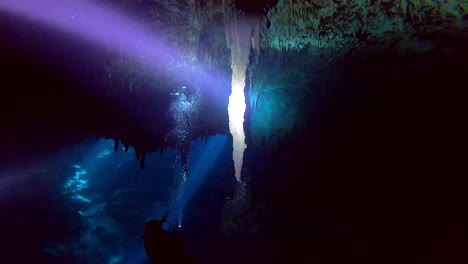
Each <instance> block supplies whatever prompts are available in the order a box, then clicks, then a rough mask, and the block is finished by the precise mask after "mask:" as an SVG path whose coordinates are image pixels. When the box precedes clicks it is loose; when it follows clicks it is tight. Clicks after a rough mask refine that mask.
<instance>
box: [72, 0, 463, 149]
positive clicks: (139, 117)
mask: <svg viewBox="0 0 468 264" xmlns="http://www.w3.org/2000/svg"><path fill="white" fill-rule="evenodd" d="M102 2H104V3H111V4H112V5H113V6H117V8H119V9H121V10H124V11H125V12H126V13H128V14H130V15H131V16H133V17H137V18H138V19H139V21H140V22H141V23H143V24H144V26H145V27H146V28H148V29H149V30H151V29H153V30H155V31H157V32H158V33H159V34H161V36H163V37H164V38H165V39H166V40H167V42H168V43H171V48H172V49H174V50H177V51H178V52H180V53H181V54H183V58H184V59H183V60H177V59H173V60H171V59H169V60H168V62H167V65H166V70H167V71H166V70H154V69H153V70H151V69H147V68H145V67H144V66H143V65H142V64H141V63H140V62H139V61H138V60H135V59H130V58H127V57H126V56H125V55H124V54H119V53H114V52H107V53H105V54H104V55H99V56H98V55H96V56H94V57H93V56H87V57H88V58H91V59H89V61H88V63H89V64H90V66H89V70H88V73H87V74H88V78H87V79H88V80H87V81H86V82H84V83H85V84H84V85H86V86H88V87H90V86H93V87H99V88H98V89H97V90H96V92H95V93H96V95H95V96H96V98H98V99H102V100H106V101H107V102H108V104H114V106H115V109H117V110H116V111H113V112H112V113H108V115H117V114H116V113H118V116H113V117H109V118H107V119H108V120H113V121H112V122H110V121H108V122H101V124H102V126H101V127H98V128H96V129H95V130H94V131H92V134H94V135H96V136H98V137H107V138H113V139H115V141H116V146H117V145H119V144H122V145H123V146H125V147H128V146H134V147H135V148H136V150H137V151H136V153H137V157H138V158H140V157H144V154H145V153H147V152H153V151H157V150H164V149H165V148H167V147H174V146H175V145H176V144H175V143H174V142H171V140H170V137H168V135H169V134H170V132H171V129H172V127H171V124H170V123H171V121H170V117H169V116H168V114H167V113H168V112H169V110H170V109H169V108H170V102H171V100H172V98H171V96H170V93H174V92H176V91H177V89H179V88H180V87H183V86H186V87H188V89H191V91H195V90H196V91H197V93H199V94H198V95H199V98H202V99H201V101H200V104H199V111H197V113H196V116H194V117H193V119H194V121H193V122H192V123H191V124H190V126H191V131H190V134H189V138H191V139H195V138H199V137H203V136H209V135H212V134H216V133H227V131H228V125H227V124H228V120H227V110H226V108H227V96H228V95H229V91H230V87H229V85H230V71H231V69H230V53H229V49H228V46H227V43H226V34H225V32H226V26H225V18H226V16H227V15H229V14H231V13H232V12H234V11H233V10H237V12H243V13H246V14H249V15H252V16H258V17H261V18H262V24H261V52H260V53H259V54H253V55H252V56H251V60H250V67H249V70H248V71H249V72H248V73H249V80H248V84H247V89H246V91H247V93H248V95H249V96H248V100H249V104H248V105H249V106H250V107H251V108H252V109H253V111H251V112H250V116H249V117H248V118H247V119H246V120H247V121H246V122H248V123H249V124H250V123H251V124H250V127H251V130H250V136H251V137H252V141H255V140H260V139H261V138H262V137H265V138H268V137H270V136H272V135H281V134H287V133H288V132H289V131H291V130H292V129H293V127H295V126H296V125H297V122H306V120H305V119H306V118H304V117H301V114H300V113H303V112H304V109H303V108H301V107H305V106H304V103H303V102H301V101H300V100H301V99H300V98H304V97H307V95H308V94H309V93H310V92H308V91H307V89H308V87H310V86H311V83H312V82H315V83H323V84H322V85H321V86H324V85H326V84H325V83H326V82H327V80H332V79H333V78H332V76H331V74H327V73H326V71H329V69H330V66H331V65H333V63H335V62H336V61H339V60H342V59H343V58H349V57H353V58H354V59H363V58H365V57H366V56H368V55H369V54H371V53H373V52H374V53H378V52H383V51H387V50H391V51H392V52H394V53H395V54H397V55H399V56H404V55H406V54H421V53H430V52H432V51H433V50H435V49H438V48H439V47H440V46H443V45H447V41H453V42H456V41H457V39H460V38H465V39H466V36H467V28H468V27H467V25H468V23H467V13H468V2H467V1H466V0H459V1H455V0H397V1H392V0H362V1H346V0H343V1H331V0H308V1H300V0H279V1H273V0H271V1H270V0H264V1H243V0H239V1H236V3H233V2H232V0H138V1H134V0H120V1H110V0H103V1H102ZM249 2H255V3H257V4H255V5H253V4H252V3H249ZM285 64H288V65H289V67H288V70H284V69H283V68H282V66H283V65H285ZM194 68H196V69H194ZM191 70H193V71H194V74H185V75H184V74H180V76H174V73H177V72H181V71H185V72H186V71H191ZM70 71H75V69H74V68H73V66H71V68H70ZM196 71H206V72H211V73H213V74H211V76H213V75H216V78H212V79H210V80H203V77H200V76H199V75H197V74H196ZM89 75H92V78H89ZM183 76H190V77H183ZM291 86H294V87H293V88H291ZM316 86H318V85H316ZM269 96H270V98H275V97H281V98H283V99H282V100H280V102H278V101H275V100H270V101H268V100H265V98H269ZM262 100H263V101H262ZM272 104H273V106H272ZM288 106H295V107H288ZM262 107H263V108H262ZM272 108H275V109H277V110H276V111H277V112H274V111H271V110H270V109H272ZM255 113H256V114H255ZM273 118H274V119H275V120H276V122H273V121H272V120H271V121H270V123H271V124H270V125H268V124H265V120H269V119H273ZM301 118H302V119H301ZM301 120H302V121H301ZM96 122H97V123H99V122H98V121H96ZM273 123H274V124H273Z"/></svg>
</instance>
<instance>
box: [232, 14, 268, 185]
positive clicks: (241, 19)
mask: <svg viewBox="0 0 468 264" xmlns="http://www.w3.org/2000/svg"><path fill="white" fill-rule="evenodd" d="M259 24H260V20H258V19H256V18H255V17H246V16H236V17H234V18H233V21H232V22H231V24H230V25H229V32H227V34H228V35H229V37H228V41H229V43H228V46H229V47H230V49H231V69H232V83H231V95H230V96H229V106H228V114H229V131H230V132H231V135H232V138H233V150H232V159H233V160H234V170H235V177H236V179H237V181H238V182H241V172H242V163H243V158H244V151H245V149H246V148H247V145H246V144H245V132H244V114H245V108H246V104H245V94H244V88H245V77H246V71H247V66H248V64H249V57H250V46H251V41H252V40H253V43H254V45H255V46H256V47H255V48H256V49H257V51H258V49H259V44H258V43H259V30H258V26H259ZM255 43H256V44H255Z"/></svg>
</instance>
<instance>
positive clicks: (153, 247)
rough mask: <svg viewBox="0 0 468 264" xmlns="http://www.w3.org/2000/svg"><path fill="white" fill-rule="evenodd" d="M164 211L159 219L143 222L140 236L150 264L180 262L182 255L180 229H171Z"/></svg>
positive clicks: (167, 215) (166, 213)
mask: <svg viewBox="0 0 468 264" xmlns="http://www.w3.org/2000/svg"><path fill="white" fill-rule="evenodd" d="M168 217H169V212H167V211H166V212H165V213H164V215H163V216H162V218H161V220H158V219H152V220H150V221H148V222H147V223H146V224H145V230H144V233H143V236H142V239H144V246H145V251H146V254H147V255H148V257H149V259H150V261H151V263H152V264H166V263H180V262H181V255H182V250H181V248H182V229H181V228H180V227H179V228H178V229H177V231H176V232H173V231H172V224H171V222H169V221H168V220H167V218H168Z"/></svg>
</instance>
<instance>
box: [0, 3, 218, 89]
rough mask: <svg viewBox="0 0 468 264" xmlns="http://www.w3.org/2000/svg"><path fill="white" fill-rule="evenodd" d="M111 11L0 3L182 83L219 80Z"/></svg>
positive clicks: (100, 7) (157, 36)
mask: <svg viewBox="0 0 468 264" xmlns="http://www.w3.org/2000/svg"><path fill="white" fill-rule="evenodd" d="M114 9H115V8H114ZM114 9H113V8H111V7H109V6H105V5H104V4H102V3H96V2H92V1H89V0H60V1H58V0H1V1H0V11H3V12H6V13H10V14H13V15H16V16H20V17H24V18H28V19H31V20H32V21H34V22H37V23H39V24H43V25H47V26H49V27H51V28H54V29H57V30H59V31H62V32H65V33H69V34H72V35H75V36H79V37H80V38H82V39H84V40H86V41H88V42H91V43H93V44H95V45H97V46H100V47H103V48H105V49H108V50H112V51H114V52H117V53H120V54H122V55H124V56H126V57H128V58H132V59H134V60H136V61H137V62H139V63H142V64H143V65H145V66H147V67H148V68H149V69H154V70H158V71H161V72H164V73H167V74H170V75H171V76H173V77H177V78H178V79H181V80H183V81H190V80H192V79H193V78H195V77H196V80H198V81H200V82H201V83H202V84H204V85H205V86H208V84H210V83H212V82H213V80H215V79H218V78H222V77H223V76H219V75H222V74H221V73H220V72H214V73H213V72H211V73H208V72H206V71H204V70H203V65H195V64H193V63H189V59H188V58H186V57H184V56H183V54H182V53H180V52H179V51H178V50H177V49H176V48H175V47H174V45H172V44H171V43H169V42H167V41H166V40H165V39H163V38H162V37H160V35H161V34H159V33H158V32H156V31H155V30H154V29H151V30H149V29H148V28H146V27H145V26H144V24H143V23H140V22H138V21H137V20H135V19H132V18H130V17H128V16H126V15H125V14H122V13H121V12H118V11H116V10H114ZM170 66H173V67H170Z"/></svg>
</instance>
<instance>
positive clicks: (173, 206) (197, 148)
mask: <svg viewBox="0 0 468 264" xmlns="http://www.w3.org/2000/svg"><path fill="white" fill-rule="evenodd" d="M227 142H228V140H227V136H225V135H217V136H213V137H209V138H208V139H207V141H206V142H204V141H202V140H197V141H194V142H192V143H191V152H190V157H189V164H188V166H189V172H190V173H189V176H188V179H187V181H183V180H182V169H181V162H180V154H179V152H178V151H175V150H168V151H165V152H164V153H163V154H159V153H157V154H156V153H154V154H150V155H148V156H147V166H146V167H145V169H144V170H141V169H140V168H139V162H138V161H137V160H136V159H135V156H134V153H133V150H132V149H129V150H128V152H125V151H124V150H122V149H118V151H116V152H115V151H114V143H113V141H112V140H99V141H95V140H89V141H85V142H83V143H82V144H80V145H79V146H73V147H70V148H68V149H65V150H63V151H62V152H61V153H60V158H58V156H57V155H51V157H49V158H46V159H45V161H44V162H42V163H41V167H42V170H41V171H47V172H48V175H47V177H48V181H54V182H53V185H55V186H56V189H54V190H52V191H53V192H54V196H55V197H56V198H57V199H56V200H55V201H54V202H53V203H50V204H49V206H50V209H47V210H48V211H46V212H44V213H42V215H41V216H34V218H35V219H39V220H38V221H40V222H44V223H43V224H44V225H47V223H48V221H49V219H50V218H51V217H58V218H60V219H63V222H62V224H61V225H58V226H55V227H54V228H56V229H57V230H55V231H57V232H60V230H64V231H63V233H64V235H63V236H61V237H50V238H48V237H46V236H47V235H48V234H47V232H48V231H46V230H44V234H43V236H44V237H43V239H42V241H41V243H39V244H35V245H30V247H33V248H35V250H34V251H35V252H36V253H35V254H32V255H31V256H30V258H31V259H41V262H40V263H57V262H60V261H66V262H67V263H114V264H118V263H148V260H147V257H146V254H145V251H144V247H143V243H142V240H141V235H142V233H143V228H144V224H145V223H146V222H147V221H148V220H150V219H154V218H158V219H160V218H161V216H162V215H163V214H164V212H165V211H169V222H171V223H173V225H172V227H171V228H172V229H176V228H178V227H183V231H184V233H186V237H187V241H188V247H190V243H195V244H196V243H199V241H200V234H199V233H198V232H199V231H198V230H197V229H199V228H200V227H202V228H203V226H204V225H207V224H208V225H210V228H205V229H204V232H205V233H204V235H205V236H206V237H207V236H210V235H212V234H210V232H211V231H210V229H211V230H219V227H218V226H217V223H218V222H219V221H220V215H219V209H220V207H221V206H222V204H223V201H224V197H223V195H224V194H223V188H224V190H228V189H229V188H230V187H232V186H231V185H230V184H231V183H232V175H233V174H232V171H229V170H228V169H227V168H231V166H229V165H230V164H229V161H230V151H229V147H228V146H229V144H227ZM226 170H227V171H226ZM25 179H29V178H25ZM44 180H45V178H44ZM19 184H25V185H27V188H28V189H31V190H32V191H34V192H38V193H40V192H43V191H44V190H42V189H41V188H37V187H36V186H32V184H28V183H27V182H24V183H19ZM220 186H221V188H220ZM35 187H36V188H35ZM207 190H209V192H207ZM38 195H39V194H38ZM213 196H218V197H213ZM44 199H46V197H44ZM207 199H208V200H210V199H216V200H217V201H216V202H214V201H213V202H212V203H211V204H209V203H207V202H206V200H207ZM213 204H216V206H217V208H213ZM27 210H30V208H25V213H24V214H25V215H26V216H25V218H28V217H30V216H28V215H29V213H28V212H27ZM49 214H50V215H52V216H50V215H49ZM183 216H184V217H183ZM65 230H68V231H69V232H68V231H67V232H65ZM65 233H66V235H65ZM34 235H35V234H33V236H34ZM31 239H32V240H34V237H31ZM190 241H192V242H190ZM189 251H190V249H189ZM12 252H13V253H11V254H12V255H14V254H16V253H18V254H20V253H19V252H14V250H12ZM2 257H3V256H2ZM7 257H8V258H10V257H14V256H11V255H10V256H7ZM42 260H43V261H42Z"/></svg>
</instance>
